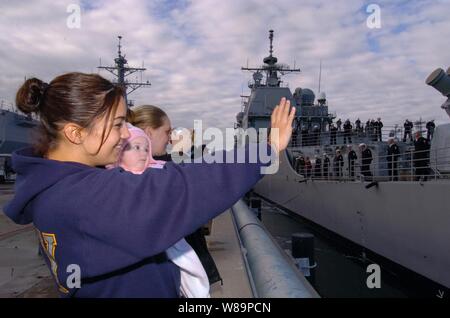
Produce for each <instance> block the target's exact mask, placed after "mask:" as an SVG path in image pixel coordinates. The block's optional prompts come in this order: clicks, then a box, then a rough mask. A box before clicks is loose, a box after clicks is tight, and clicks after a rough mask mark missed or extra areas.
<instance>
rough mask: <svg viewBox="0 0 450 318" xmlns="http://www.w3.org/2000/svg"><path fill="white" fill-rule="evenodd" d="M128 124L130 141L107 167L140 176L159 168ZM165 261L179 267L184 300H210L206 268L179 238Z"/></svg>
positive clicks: (148, 145) (145, 142)
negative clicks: (149, 169) (208, 298)
mask: <svg viewBox="0 0 450 318" xmlns="http://www.w3.org/2000/svg"><path fill="white" fill-rule="evenodd" d="M127 125H128V130H129V131H130V138H129V139H127V141H126V142H125V143H124V144H123V146H122V150H121V152H120V154H119V157H118V161H117V162H116V163H115V164H113V165H110V166H108V167H107V168H114V167H121V168H123V169H124V170H126V171H129V172H131V173H134V174H141V173H143V172H144V171H145V169H147V168H157V169H158V168H159V169H161V168H162V167H163V166H164V164H165V161H160V160H155V159H153V157H152V150H151V142H150V139H149V138H148V137H147V135H146V134H145V132H144V131H143V130H141V129H139V128H137V127H134V126H132V125H131V124H127ZM166 254H167V256H168V258H169V259H170V260H171V261H172V262H173V263H174V264H175V265H177V266H178V267H179V268H180V274H181V286H180V293H181V296H183V297H185V298H200V297H202V298H205V297H209V281H208V276H207V275H206V272H205V269H204V268H203V265H202V264H201V262H200V259H199V258H198V256H197V254H196V253H195V251H194V250H193V249H192V247H191V246H190V245H189V244H188V243H187V242H186V240H185V239H181V240H180V241H178V242H177V243H175V244H174V245H173V246H171V247H169V248H168V249H167V250H166Z"/></svg>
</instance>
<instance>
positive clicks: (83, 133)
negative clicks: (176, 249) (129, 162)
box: [4, 73, 295, 297]
mask: <svg viewBox="0 0 450 318" xmlns="http://www.w3.org/2000/svg"><path fill="white" fill-rule="evenodd" d="M16 104H17V106H18V108H19V109H20V110H21V111H23V112H24V113H26V114H30V113H37V114H38V115H39V117H40V120H41V124H42V125H41V128H40V129H41V133H40V134H39V136H40V138H39V140H37V142H36V144H35V147H34V149H31V148H26V149H23V150H19V151H17V152H15V153H14V154H13V157H12V161H13V168H14V170H15V171H16V172H17V179H16V184H15V196H14V198H13V199H12V200H11V201H10V202H9V203H8V204H7V205H6V207H5V209H4V211H5V213H6V214H7V215H8V216H9V217H10V218H11V219H12V220H13V221H15V222H16V223H20V224H27V223H31V222H32V223H34V225H35V226H36V228H37V230H38V232H39V238H40V241H41V248H42V251H43V252H44V255H45V259H46V262H47V265H48V266H49V268H50V270H51V272H52V275H53V277H54V279H55V282H56V285H57V287H58V290H59V292H60V295H61V296H64V297H73V296H77V297H179V296H180V294H179V291H180V271H179V269H178V268H177V266H175V264H173V263H172V262H170V261H169V260H168V259H167V256H166V254H165V253H164V251H165V250H166V249H167V248H168V247H170V246H172V245H173V244H174V243H175V242H177V241H179V240H180V239H181V238H183V237H185V236H186V235H187V234H189V233H192V232H193V231H194V230H195V229H196V228H198V227H199V226H200V225H202V224H205V223H206V222H207V221H208V220H210V219H211V218H213V217H215V216H217V215H218V214H220V213H222V212H223V211H225V210H226V209H227V208H229V207H230V206H231V205H232V204H233V203H234V202H236V201H237V200H238V199H239V198H240V197H241V196H243V195H244V194H245V193H246V192H247V191H248V190H249V189H250V188H251V187H252V186H253V185H254V184H255V183H256V182H257V181H258V180H259V179H260V178H261V177H262V175H261V171H260V168H261V167H262V166H263V164H262V163H260V162H258V163H254V164H252V163H245V164H239V163H228V164H206V163H203V164H195V165H184V166H180V165H175V164H173V163H170V162H168V163H166V164H165V165H164V168H163V169H147V170H146V171H145V172H144V173H142V174H139V175H138V174H133V173H130V172H127V171H124V170H123V169H121V168H119V167H117V168H114V169H110V170H106V169H103V168H97V167H98V166H102V167H103V166H106V165H108V164H112V163H114V162H116V160H117V157H118V155H119V153H120V150H121V147H122V144H123V143H124V142H125V140H127V139H128V138H129V137H130V133H129V131H128V128H127V126H126V124H125V119H126V115H127V106H126V104H125V101H124V98H123V90H122V89H121V88H120V87H117V86H115V85H113V84H112V83H111V82H109V81H108V80H106V79H104V78H102V77H101V76H99V75H95V74H83V73H68V74H64V75H61V76H58V77H56V78H55V79H53V80H52V81H51V82H50V83H49V84H46V83H44V82H43V81H41V80H39V79H36V78H32V79H28V80H27V81H25V83H24V84H23V85H22V87H21V88H20V89H19V91H18V92H17V98H16ZM289 108H290V105H289V102H286V100H285V99H283V100H282V101H281V102H280V105H279V106H277V107H275V109H274V112H273V114H272V122H271V124H272V129H274V128H275V129H278V130H279V138H271V139H270V146H267V150H271V149H270V147H271V148H272V150H273V149H275V151H276V152H277V151H281V150H284V149H285V148H286V146H287V144H288V142H289V139H290V136H291V133H292V127H291V125H292V120H293V118H294V115H295V109H294V108H292V109H291V111H289ZM272 136H273V135H272ZM259 146H263V147H266V146H265V145H262V144H261V145H259ZM248 148H249V147H247V150H246V151H248ZM224 155H225V154H224ZM246 158H248V154H247V156H246ZM205 193H208V195H207V196H205ZM77 273H78V274H80V276H81V281H79V280H78V279H77Z"/></svg>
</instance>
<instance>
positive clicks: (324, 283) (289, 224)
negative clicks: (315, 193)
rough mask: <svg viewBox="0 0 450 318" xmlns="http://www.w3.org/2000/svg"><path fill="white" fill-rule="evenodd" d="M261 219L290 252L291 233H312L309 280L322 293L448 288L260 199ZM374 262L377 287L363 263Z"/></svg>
mask: <svg viewBox="0 0 450 318" xmlns="http://www.w3.org/2000/svg"><path fill="white" fill-rule="evenodd" d="M262 221H263V224H264V225H265V227H266V228H267V229H268V231H269V232H270V233H271V234H272V236H273V237H274V238H275V239H276V241H277V242H278V244H279V245H280V246H281V248H282V249H284V250H287V252H288V253H290V250H291V236H292V234H294V233H301V232H308V233H312V234H314V236H315V241H314V246H315V248H314V252H315V261H316V263H317V267H316V268H315V273H314V281H312V284H313V286H314V288H315V289H316V291H317V292H318V293H319V294H320V295H321V296H322V297H327V298H328V297H346V298H378V297H385V298H405V297H427V298H428V297H431V298H436V297H437V295H442V293H444V298H448V293H449V291H448V290H447V289H445V288H444V287H442V286H439V285H437V284H435V283H433V282H431V281H429V280H428V279H425V278H424V277H422V276H420V275H417V274H415V273H412V272H411V271H408V270H406V269H404V268H399V266H398V265H396V264H390V263H391V262H389V261H387V260H386V259H382V258H381V257H380V256H377V255H373V254H372V253H370V252H368V251H365V250H364V248H362V247H361V246H356V245H353V244H351V243H350V242H348V241H347V240H345V239H343V238H338V237H336V236H335V235H333V234H331V233H327V232H328V231H326V230H324V229H323V228H320V227H318V226H315V225H314V224H311V223H310V222H308V221H306V220H303V219H301V218H299V217H297V216H295V215H290V214H288V213H286V211H283V210H281V209H280V208H277V207H276V206H274V205H272V204H270V203H268V202H265V201H263V205H262ZM370 264H378V265H379V266H380V268H381V286H380V288H373V289H370V288H368V287H367V278H368V277H369V276H370V275H371V272H370V273H368V272H367V266H368V265H370Z"/></svg>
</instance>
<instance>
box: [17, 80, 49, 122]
mask: <svg viewBox="0 0 450 318" xmlns="http://www.w3.org/2000/svg"><path fill="white" fill-rule="evenodd" d="M48 86H49V85H48V84H47V83H45V82H43V81H41V80H40V79H38V78H30V79H27V80H26V81H25V83H23V85H22V86H21V87H20V89H19V90H18V92H17V95H16V106H17V108H19V110H21V111H22V112H24V113H25V114H30V113H38V112H39V111H40V107H41V106H42V104H43V101H44V95H45V91H46V90H47V88H48Z"/></svg>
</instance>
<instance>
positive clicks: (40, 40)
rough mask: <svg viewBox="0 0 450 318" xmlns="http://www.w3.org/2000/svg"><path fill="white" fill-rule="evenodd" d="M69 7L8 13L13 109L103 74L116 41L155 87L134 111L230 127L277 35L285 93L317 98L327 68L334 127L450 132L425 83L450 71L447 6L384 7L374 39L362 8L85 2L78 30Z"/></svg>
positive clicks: (7, 77)
mask: <svg viewBox="0 0 450 318" xmlns="http://www.w3.org/2000/svg"><path fill="white" fill-rule="evenodd" d="M73 2H74V1H70V0H67V1H58V2H55V1H50V0H48V1H31V2H29V3H26V4H25V3H24V2H9V1H2V2H1V3H0V12H1V17H0V43H2V46H1V47H0V53H2V54H1V56H2V59H1V60H0V69H1V70H2V73H1V74H0V99H6V100H8V101H13V100H14V94H15V92H16V90H17V88H18V86H19V85H20V83H21V82H22V81H23V78H24V77H25V76H27V77H28V76H37V77H39V78H42V79H44V80H47V81H50V80H51V79H52V78H53V77H54V76H56V75H58V74H61V73H63V72H67V71H74V70H77V71H84V72H96V71H97V70H96V66H97V65H98V62H99V58H101V59H102V64H104V65H106V64H108V65H110V64H112V62H113V58H114V57H115V54H116V36H117V35H119V34H120V35H122V36H123V37H124V38H123V52H125V53H126V57H127V59H128V61H129V63H130V65H135V66H141V63H142V61H144V62H145V66H146V67H147V68H148V71H147V72H146V73H145V76H144V80H147V79H148V80H150V81H151V83H152V86H151V88H148V89H140V90H138V91H137V92H135V93H133V94H132V95H130V99H133V100H135V103H136V104H142V103H146V104H154V105H160V106H162V107H163V108H164V109H166V110H167V112H168V113H169V115H170V116H171V118H172V122H173V124H174V125H175V126H186V127H188V126H192V125H193V120H194V119H204V123H205V125H214V126H219V127H226V126H228V127H231V126H232V125H233V122H234V118H235V114H236V113H237V112H238V111H239V110H240V103H241V100H240V97H239V95H240V94H241V93H242V90H243V88H244V93H248V89H247V86H246V85H247V81H248V80H249V79H250V78H251V74H250V73H245V72H242V71H241V70H240V67H241V66H244V65H245V64H246V62H247V60H248V61H249V64H250V65H253V66H258V65H260V64H262V59H263V57H265V56H267V54H268V30H269V29H274V30H275V40H274V54H275V55H276V56H277V57H278V59H279V61H280V62H284V63H288V64H291V66H292V64H293V62H294V60H295V62H296V66H298V67H300V68H301V69H302V74H301V75H300V76H292V75H291V76H289V77H286V78H285V81H287V82H289V84H290V87H291V88H292V89H293V88H295V87H297V86H301V87H309V88H312V89H313V90H314V91H316V90H317V86H318V69H319V61H320V59H322V60H323V72H322V89H323V90H325V91H326V92H327V96H328V102H329V106H330V110H332V111H335V112H337V114H338V117H341V118H347V117H348V118H351V119H356V117H360V118H361V119H367V118H374V117H378V116H381V117H382V118H383V119H384V121H385V124H392V123H394V122H400V121H403V120H404V119H405V118H406V117H408V118H409V119H416V118H418V117H420V116H423V118H424V119H430V118H436V120H437V121H438V123H439V122H441V123H442V122H446V121H447V118H446V115H445V114H444V112H443V111H442V110H441V109H439V105H440V104H442V102H443V101H444V98H443V96H441V95H440V94H439V93H438V92H437V91H435V90H433V89H432V88H431V87H427V86H426V85H425V83H424V81H425V78H426V76H427V75H428V74H429V73H430V72H431V71H432V70H433V69H435V68H436V67H444V68H446V67H447V66H449V65H450V60H449V55H448V52H449V51H450V50H449V49H450V43H449V42H448V41H445V40H444V39H448V38H449V36H450V19H448V16H449V13H450V6H449V2H448V1H406V2H392V1H377V3H378V4H379V5H380V7H381V18H382V28H381V29H375V30H370V29H368V28H367V27H366V18H367V13H366V12H365V5H367V2H365V1H362V0H351V1H345V0H340V1H334V2H333V3H331V2H329V1H312V0H311V1H284V0H282V1H256V0H252V1H237V0H232V1H218V0H210V1H208V0H201V1H197V0H196V1H182V2H179V3H176V2H173V1H169V2H166V1H162V0H158V1H148V2H146V1H138V0H132V1H118V0H116V1H106V0H104V1H94V2H83V11H82V16H81V29H79V30H78V29H69V28H67V27H66V19H67V17H68V15H69V14H68V13H67V12H66V8H67V5H69V4H70V3H73ZM86 4H87V5H86ZM102 74H103V75H104V76H106V77H109V75H108V73H102ZM132 79H133V78H132Z"/></svg>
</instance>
